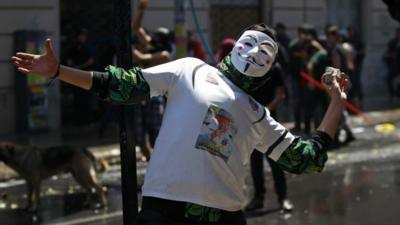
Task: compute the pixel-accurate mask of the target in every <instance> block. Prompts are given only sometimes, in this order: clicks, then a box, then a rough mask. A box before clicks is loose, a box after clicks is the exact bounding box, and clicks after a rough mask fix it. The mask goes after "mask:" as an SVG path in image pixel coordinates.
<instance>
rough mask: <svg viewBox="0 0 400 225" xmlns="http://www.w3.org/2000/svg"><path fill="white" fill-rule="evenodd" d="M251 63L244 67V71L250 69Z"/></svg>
mask: <svg viewBox="0 0 400 225" xmlns="http://www.w3.org/2000/svg"><path fill="white" fill-rule="evenodd" d="M249 66H250V63H246V67H245V68H244V72H246V71H247V70H248V69H249Z"/></svg>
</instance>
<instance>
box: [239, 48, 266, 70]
mask: <svg viewBox="0 0 400 225" xmlns="http://www.w3.org/2000/svg"><path fill="white" fill-rule="evenodd" d="M238 55H239V56H240V57H242V58H244V60H245V61H246V62H248V63H251V64H256V65H257V66H260V67H263V66H265V65H264V64H261V63H258V62H256V60H255V59H254V57H251V56H247V57H244V56H242V54H240V52H238Z"/></svg>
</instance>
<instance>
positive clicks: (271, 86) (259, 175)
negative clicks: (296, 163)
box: [246, 56, 294, 212]
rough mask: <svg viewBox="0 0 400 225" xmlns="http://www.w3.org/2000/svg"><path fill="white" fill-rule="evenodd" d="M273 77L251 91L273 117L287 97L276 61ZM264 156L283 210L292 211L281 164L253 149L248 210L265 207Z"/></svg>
mask: <svg viewBox="0 0 400 225" xmlns="http://www.w3.org/2000/svg"><path fill="white" fill-rule="evenodd" d="M278 57H279V56H278ZM268 73H269V74H268V76H270V77H271V79H269V80H268V81H267V82H265V84H264V85H262V86H261V87H260V88H258V89H257V90H255V91H254V92H252V93H251V95H252V96H253V97H254V99H256V100H257V101H258V102H259V103H261V104H262V105H264V106H266V107H267V108H268V110H269V111H270V112H271V116H272V117H273V118H275V119H276V118H277V108H278V106H279V105H281V104H282V103H283V102H284V100H285V99H286V93H287V91H286V87H285V83H284V81H283V71H282V68H281V66H280V64H279V63H277V62H276V63H275V64H274V65H273V67H272V68H271V70H270V71H269V72H268ZM264 157H265V158H266V159H267V162H268V164H269V166H270V168H271V173H272V177H273V180H274V185H275V193H276V194H277V197H278V199H277V200H278V203H279V207H280V209H281V211H282V212H290V211H292V210H293V208H294V205H293V203H292V202H291V201H290V200H289V199H288V194H287V184H286V177H285V173H284V172H283V170H282V169H281V168H280V167H279V165H278V164H277V163H276V162H275V161H274V160H272V159H270V158H269V157H267V155H266V154H263V153H262V152H260V151H257V150H255V151H253V153H252V154H251V157H250V166H251V167H250V168H251V175H252V178H253V184H254V196H253V198H252V199H251V201H250V202H249V203H248V204H247V206H246V211H254V210H258V209H261V208H263V207H264V200H265V193H266V189H265V182H264Z"/></svg>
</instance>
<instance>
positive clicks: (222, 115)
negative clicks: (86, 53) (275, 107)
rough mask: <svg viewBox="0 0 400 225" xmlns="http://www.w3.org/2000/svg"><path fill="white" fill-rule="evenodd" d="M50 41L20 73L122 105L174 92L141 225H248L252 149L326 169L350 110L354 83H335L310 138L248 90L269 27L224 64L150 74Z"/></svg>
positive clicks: (248, 34) (21, 57)
mask: <svg viewBox="0 0 400 225" xmlns="http://www.w3.org/2000/svg"><path fill="white" fill-rule="evenodd" d="M46 46H47V54H45V55H31V54H26V53H17V54H16V56H14V57H13V58H12V59H13V61H14V64H15V65H16V67H17V69H18V71H20V72H23V73H33V74H40V75H41V76H44V77H52V76H53V78H54V77H57V78H58V79H60V80H62V81H64V82H68V83H70V84H73V85H76V86H79V87H81V88H83V89H86V90H92V91H94V92H96V93H98V95H99V96H100V98H102V99H104V100H107V101H110V102H114V103H119V104H131V103H135V102H139V101H141V100H143V99H145V98H149V97H150V96H157V95H165V96H166V97H167V98H168V101H167V105H166V108H165V114H164V118H163V123H162V126H161V129H160V133H159V135H158V137H157V140H156V143H155V147H154V152H153V155H152V157H151V159H150V162H149V165H148V168H147V171H146V177H145V182H144V186H143V188H142V195H143V202H142V208H141V211H140V213H139V216H138V219H137V224H144V225H146V224H152V225H155V224H169V225H170V224H220V225H227V224H229V225H236V224H237V225H243V224H246V220H245V217H244V214H243V212H242V208H243V207H244V205H245V203H246V197H245V195H244V192H243V190H242V187H243V185H244V178H245V177H246V175H247V173H246V169H245V164H246V163H247V162H248V161H249V157H250V153H251V151H252V150H250V149H258V150H259V151H261V152H265V153H266V154H267V155H268V156H269V157H270V158H271V159H273V160H274V161H276V162H277V163H278V164H279V165H280V166H281V167H282V168H283V169H284V170H286V171H289V172H293V173H312V172H320V171H322V169H323V167H324V163H325V161H326V160H327V154H326V148H327V146H328V145H329V143H330V142H331V140H332V138H333V137H334V135H335V132H336V128H337V125H338V122H339V120H340V116H341V111H342V109H343V99H344V98H345V94H344V91H343V88H344V87H345V86H346V81H343V82H340V83H341V84H343V86H341V85H339V82H337V81H336V80H334V81H333V84H332V85H329V86H328V85H325V86H326V88H327V92H328V93H329V95H330V96H331V102H330V105H329V107H328V109H327V112H326V115H325V117H324V119H323V121H322V122H321V125H320V126H319V128H318V131H316V132H315V134H314V135H313V136H312V138H310V139H309V140H303V139H301V138H299V137H295V136H294V135H292V134H291V133H290V132H289V131H288V130H287V129H286V128H285V127H284V126H282V125H281V124H279V123H278V122H276V121H275V120H274V119H273V118H272V117H271V116H270V113H269V111H268V109H267V108H265V107H263V106H262V105H261V104H259V103H258V102H257V101H255V100H254V99H253V98H252V97H251V96H250V95H248V94H247V92H249V91H251V90H253V89H254V88H257V87H258V86H260V85H262V84H263V83H264V82H265V81H266V79H267V78H266V77H265V76H264V74H266V73H267V72H268V70H269V69H270V68H271V66H272V64H273V62H274V59H275V56H276V53H277V50H278V49H277V44H276V42H275V40H274V34H273V32H272V31H271V29H270V28H269V27H267V26H266V25H264V24H256V25H253V26H251V27H249V28H247V29H246V30H245V31H244V32H243V34H241V36H240V38H239V39H238V40H237V42H236V43H235V46H234V48H233V50H232V52H231V54H230V55H229V56H227V57H225V58H224V60H222V62H221V63H220V64H219V65H218V68H215V67H212V66H210V65H208V64H206V63H204V62H203V61H201V60H199V59H195V58H183V59H179V60H176V61H172V62H169V63H166V64H162V65H158V66H155V67H151V68H147V69H143V70H142V69H141V68H139V67H134V68H131V69H129V70H124V69H122V68H117V67H113V66H108V67H107V68H106V71H105V72H88V71H82V70H77V69H73V68H70V67H66V66H59V63H58V60H57V59H56V57H55V55H54V53H53V50H52V47H51V44H50V40H48V41H47V45H46ZM58 71H59V72H58Z"/></svg>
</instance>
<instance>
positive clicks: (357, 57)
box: [347, 26, 365, 108]
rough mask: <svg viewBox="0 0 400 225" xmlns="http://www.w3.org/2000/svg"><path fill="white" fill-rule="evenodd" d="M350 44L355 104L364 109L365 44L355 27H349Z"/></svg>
mask: <svg viewBox="0 0 400 225" xmlns="http://www.w3.org/2000/svg"><path fill="white" fill-rule="evenodd" d="M347 38H348V43H349V44H350V45H351V46H352V47H353V51H354V52H353V64H354V71H353V80H351V81H350V82H351V86H352V87H351V89H352V92H353V103H354V105H355V106H357V107H359V108H362V101H363V90H362V79H361V76H362V66H363V61H364V58H365V44H364V43H363V42H362V40H361V39H360V37H359V35H358V34H357V32H356V30H355V29H354V27H352V26H349V27H347Z"/></svg>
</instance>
